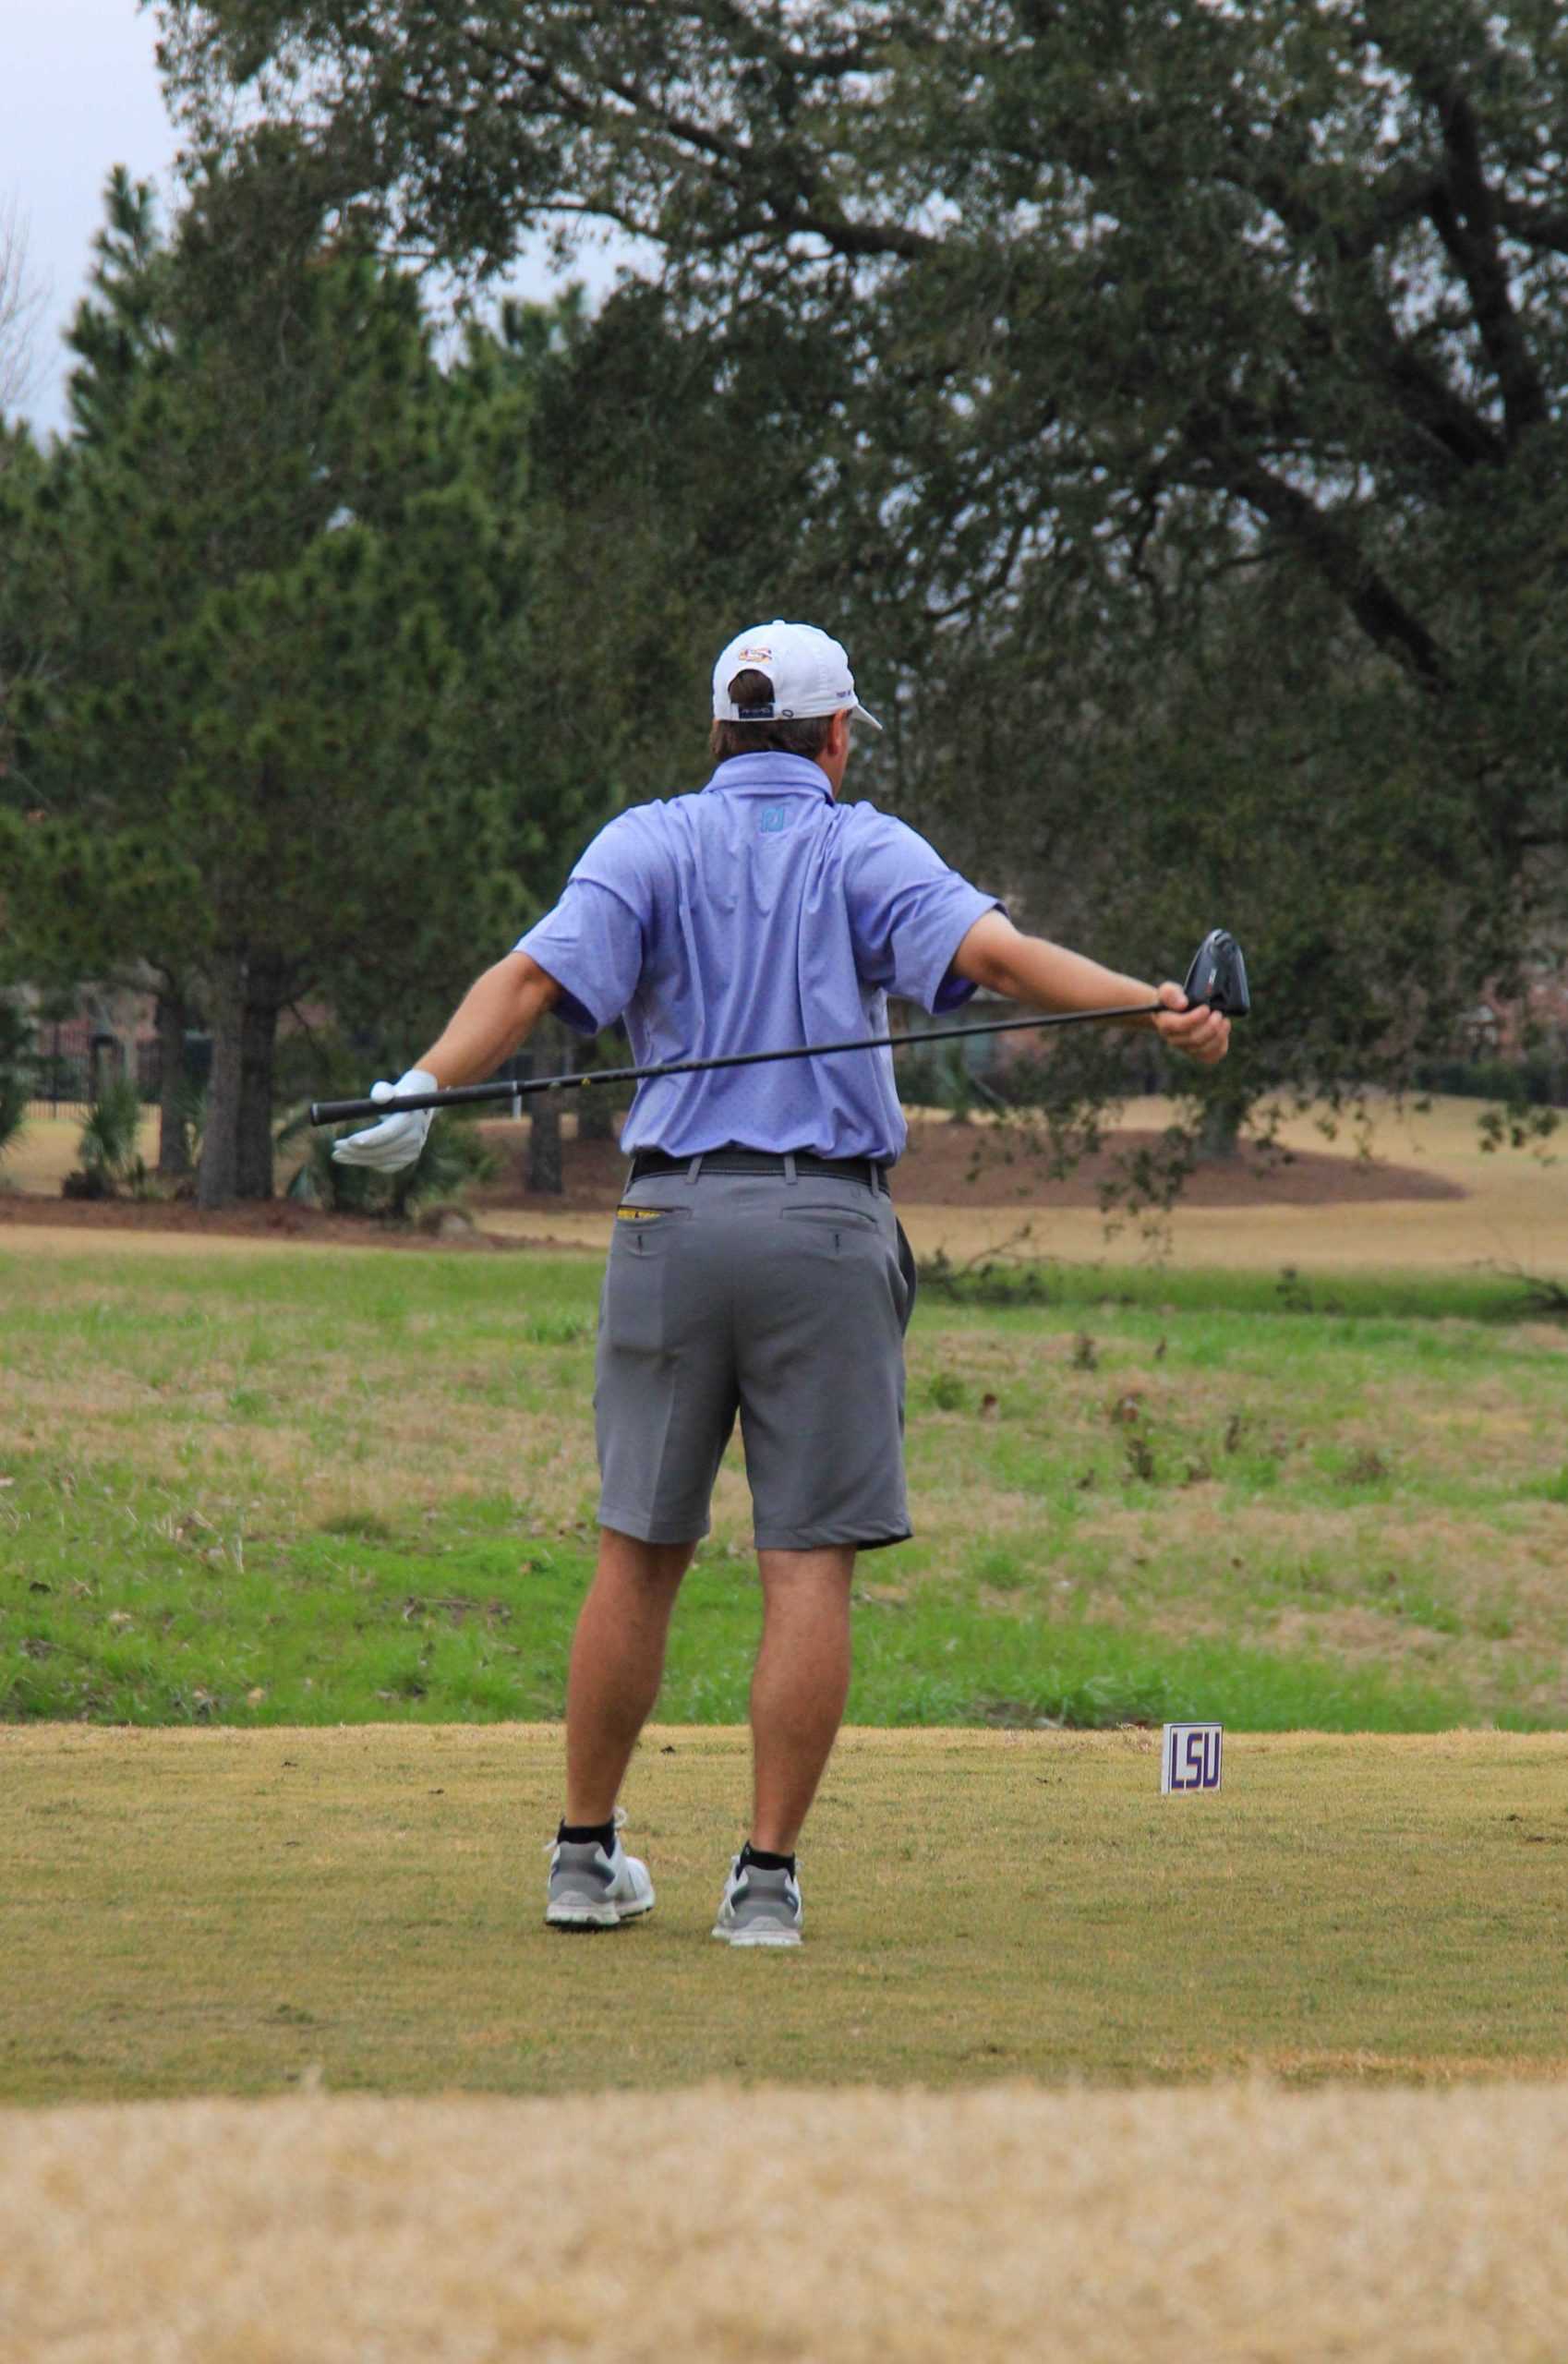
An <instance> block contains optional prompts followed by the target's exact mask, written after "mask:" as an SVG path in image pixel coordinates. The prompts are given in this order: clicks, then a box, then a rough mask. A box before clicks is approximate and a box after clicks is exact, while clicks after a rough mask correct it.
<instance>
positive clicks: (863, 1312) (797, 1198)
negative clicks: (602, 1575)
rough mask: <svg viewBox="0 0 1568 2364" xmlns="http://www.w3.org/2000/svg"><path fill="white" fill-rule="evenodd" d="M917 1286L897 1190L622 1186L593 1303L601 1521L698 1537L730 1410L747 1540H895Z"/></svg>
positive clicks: (664, 1179) (811, 1184)
mask: <svg viewBox="0 0 1568 2364" xmlns="http://www.w3.org/2000/svg"><path fill="white" fill-rule="evenodd" d="M914 1289H915V1277H914V1260H913V1259H912V1257H911V1254H910V1248H909V1242H908V1241H907V1240H906V1239H905V1237H904V1235H903V1231H902V1228H901V1227H900V1225H899V1223H898V1221H897V1219H896V1217H895V1215H894V1212H893V1202H892V1200H891V1199H889V1198H888V1197H887V1193H886V1192H885V1191H881V1190H874V1189H873V1188H871V1186H870V1185H869V1183H866V1182H861V1181H855V1180H852V1179H850V1177H849V1176H838V1175H831V1176H828V1175H821V1174H800V1175H798V1176H796V1178H795V1180H794V1181H793V1182H790V1180H788V1179H787V1178H786V1176H784V1175H783V1174H782V1173H780V1174H778V1175H773V1174H716V1173H713V1172H712V1171H704V1172H703V1173H701V1174H700V1175H699V1176H698V1178H697V1179H696V1180H695V1181H692V1180H690V1179H688V1178H687V1176H685V1175H684V1174H678V1175H657V1176H656V1175H645V1176H644V1177H643V1178H642V1180H641V1181H637V1182H633V1183H629V1184H628V1186H627V1188H626V1192H625V1195H624V1197H623V1198H622V1200H621V1208H620V1210H619V1212H618V1213H617V1216H616V1221H615V1225H614V1232H613V1236H612V1237H611V1240H610V1247H609V1265H608V1267H607V1269H606V1272H605V1277H604V1292H603V1295H602V1297H601V1298H600V1302H599V1334H598V1355H597V1365H596V1369H595V1384H594V1413H595V1420H596V1426H597V1434H598V1450H599V1470H600V1474H601V1477H602V1479H603V1490H602V1493H601V1496H600V1500H599V1520H600V1523H601V1525H603V1526H611V1527H615V1528H617V1529H618V1530H619V1531H620V1532H621V1534H623V1535H632V1536H635V1537H636V1538H638V1539H639V1540H640V1541H642V1542H645V1543H687V1542H694V1541H695V1540H696V1538H698V1537H699V1536H703V1535H706V1533H707V1531H708V1525H709V1518H708V1506H709V1502H710V1499H711V1497H712V1493H713V1481H714V1479H715V1478H716V1477H717V1475H718V1465H719V1462H720V1460H721V1458H722V1457H723V1453H724V1448H725V1446H726V1444H727V1443H728V1442H729V1441H730V1431H731V1430H732V1429H733V1428H734V1425H735V1416H736V1414H737V1412H738V1413H739V1414H740V1417H741V1437H742V1443H743V1445H744V1447H745V1454H746V1477H747V1479H748V1481H749V1482H750V1485H751V1490H752V1509H753V1523H754V1528H755V1536H756V1542H757V1545H758V1547H759V1548H760V1549H761V1550H785V1551H790V1550H793V1551H803V1550H814V1549H818V1548H820V1547H822V1546H824V1545H827V1544H839V1545H843V1544H855V1545H859V1546H862V1547H865V1546H872V1545H875V1544H879V1543H901V1542H903V1541H904V1539H905V1538H906V1537H907V1536H908V1535H909V1532H910V1516H909V1502H908V1498H907V1495H906V1492H905V1487H904V1351H903V1344H904V1341H903V1333H904V1330H905V1327H906V1325H907V1324H908V1321H909V1317H910V1311H911V1307H912V1305H913V1303H914Z"/></svg>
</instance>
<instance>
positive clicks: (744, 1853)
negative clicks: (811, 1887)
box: [741, 1839, 795, 1879]
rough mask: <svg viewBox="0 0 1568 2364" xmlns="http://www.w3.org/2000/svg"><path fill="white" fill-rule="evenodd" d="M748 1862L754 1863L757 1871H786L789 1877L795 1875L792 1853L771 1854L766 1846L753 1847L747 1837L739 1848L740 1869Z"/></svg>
mask: <svg viewBox="0 0 1568 2364" xmlns="http://www.w3.org/2000/svg"><path fill="white" fill-rule="evenodd" d="M748 1863H754V1864H755V1865H756V1867H757V1869H758V1871H759V1872H788V1873H789V1875H790V1878H791V1879H793V1878H794V1876H795V1859H794V1857H793V1855H775V1854H772V1853H770V1852H769V1851H768V1849H767V1848H766V1847H754V1846H753V1845H752V1842H751V1840H750V1839H747V1841H746V1843H745V1845H744V1846H743V1847H742V1850H741V1867H742V1871H743V1870H744V1869H745V1866H746V1865H747V1864H748Z"/></svg>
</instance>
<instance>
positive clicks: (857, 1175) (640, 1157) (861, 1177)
mask: <svg viewBox="0 0 1568 2364" xmlns="http://www.w3.org/2000/svg"><path fill="white" fill-rule="evenodd" d="M790 1156H791V1158H792V1159H793V1161H794V1167H795V1171H796V1173H797V1174H829V1175H832V1176H833V1177H834V1178H835V1180H837V1181H840V1182H862V1183H864V1185H865V1187H866V1188H867V1189H868V1190H884V1191H886V1192H887V1196H888V1197H889V1198H891V1197H892V1195H893V1193H892V1188H891V1186H890V1185H889V1183H888V1180H887V1167H886V1166H885V1165H879V1164H877V1162H876V1160H875V1159H874V1157H818V1156H817V1154H816V1152H814V1150H809V1149H797V1150H792V1151H790ZM692 1164H693V1160H692V1159H691V1158H689V1157H670V1156H669V1155H668V1154H667V1153H666V1152H665V1151H663V1150H661V1149H640V1150H638V1151H637V1152H636V1153H635V1154H634V1156H633V1160H632V1179H633V1182H641V1181H642V1179H643V1177H644V1176H645V1175H649V1174H685V1173H688V1172H689V1171H690V1170H691V1166H692ZM785 1170H786V1169H785V1164H784V1152H783V1151H782V1150H772V1149H735V1148H732V1147H730V1146H726V1147H725V1148H723V1149H705V1150H704V1151H703V1152H702V1172H703V1173H704V1174H782V1173H784V1172H785Z"/></svg>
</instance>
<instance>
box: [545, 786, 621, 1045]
mask: <svg viewBox="0 0 1568 2364" xmlns="http://www.w3.org/2000/svg"><path fill="white" fill-rule="evenodd" d="M632 821H633V814H629V813H623V814H620V815H619V816H618V817H617V818H616V819H615V820H613V821H611V822H610V823H609V826H608V827H606V828H603V829H601V830H600V831H599V833H598V836H597V838H595V839H594V841H593V843H592V845H590V846H589V848H588V849H587V851H586V852H585V854H584V855H583V857H582V859H581V861H579V862H578V863H577V865H576V867H575V868H574V869H573V873H572V875H571V877H570V878H569V879H568V880H567V882H566V887H565V891H564V893H563V894H562V895H561V900H560V902H559V903H557V905H556V907H555V909H554V911H547V912H546V914H545V916H544V918H543V919H542V920H540V921H539V922H538V923H537V925H535V926H534V927H531V928H530V929H529V930H528V933H527V934H526V935H524V936H521V937H520V938H519V939H518V942H517V945H516V947H515V949H516V950H517V951H519V952H526V953H527V954H528V956H529V958H530V959H533V960H537V962H538V964H539V967H540V968H541V969H543V970H544V971H545V973H546V975H547V976H551V977H553V978H554V979H555V981H556V983H557V984H558V985H559V986H560V987H561V999H560V1000H559V1001H558V1002H557V1004H556V1006H555V1009H556V1016H557V1017H558V1018H563V1019H565V1020H566V1023H567V1024H568V1026H573V1027H575V1028H576V1030H577V1031H578V1033H580V1034H597V1033H599V1032H600V1031H602V1030H603V1028H605V1027H607V1026H613V1024H614V1023H615V1020H616V1019H618V1018H619V1017H620V1016H621V1013H622V1011H623V1010H624V1009H625V1007H626V1005H627V1003H628V1002H629V1001H630V1000H631V999H632V996H633V994H634V993H635V992H636V990H637V983H638V980H639V979H640V977H641V975H642V973H643V947H644V943H645V935H644V930H645V924H646V922H647V918H648V912H649V902H650V894H649V881H648V876H647V865H646V863H645V862H644V861H643V860H641V859H640V848H639V843H638V835H637V832H636V831H635V829H634V828H633V827H631V826H628V824H630V823H631V822H632Z"/></svg>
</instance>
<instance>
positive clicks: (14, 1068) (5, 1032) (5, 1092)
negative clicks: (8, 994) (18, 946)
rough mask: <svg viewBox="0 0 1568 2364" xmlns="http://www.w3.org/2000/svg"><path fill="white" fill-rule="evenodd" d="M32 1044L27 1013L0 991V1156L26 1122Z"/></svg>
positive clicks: (15, 1142)
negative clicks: (0, 993)
mask: <svg viewBox="0 0 1568 2364" xmlns="http://www.w3.org/2000/svg"><path fill="white" fill-rule="evenodd" d="M31 1048H32V1029H31V1027H30V1025H29V1023H28V1021H27V1019H26V1017H25V1016H24V1014H23V1012H22V1011H21V1010H20V1009H18V1008H17V1007H15V1006H14V1005H13V1004H12V1003H10V1002H8V1001H7V1000H6V998H5V996H4V995H0V1158H4V1157H5V1156H6V1152H8V1151H9V1150H12V1149H14V1148H15V1147H16V1145H17V1142H18V1140H19V1139H20V1138H21V1133H22V1128H23V1127H24V1126H25V1125H26V1123H27V1111H28V1102H29V1100H30V1098H31V1096H32V1091H31V1083H30V1071H29V1065H28V1060H29V1054H30V1051H31Z"/></svg>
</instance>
